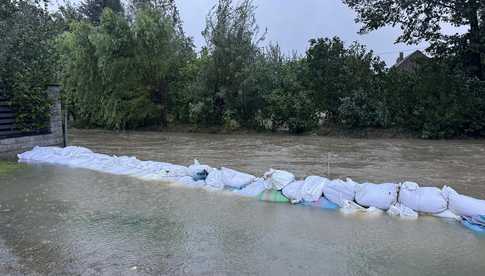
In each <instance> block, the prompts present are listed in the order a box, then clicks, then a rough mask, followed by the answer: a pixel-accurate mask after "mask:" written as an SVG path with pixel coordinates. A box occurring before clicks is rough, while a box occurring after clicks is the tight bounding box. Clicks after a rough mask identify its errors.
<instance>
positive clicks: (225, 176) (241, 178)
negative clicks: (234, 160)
mask: <svg viewBox="0 0 485 276" xmlns="http://www.w3.org/2000/svg"><path fill="white" fill-rule="evenodd" d="M221 173H222V183H224V185H225V186H229V187H232V188H236V189H241V188H243V187H244V186H246V185H248V184H249V183H251V182H253V181H254V180H255V179H256V177H255V176H254V175H250V174H247V173H242V172H238V171H235V170H232V169H228V168H224V167H223V168H221Z"/></svg>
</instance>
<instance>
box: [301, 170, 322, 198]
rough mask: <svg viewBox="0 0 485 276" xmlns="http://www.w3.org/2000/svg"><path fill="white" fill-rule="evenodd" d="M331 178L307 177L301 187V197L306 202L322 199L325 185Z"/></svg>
mask: <svg viewBox="0 0 485 276" xmlns="http://www.w3.org/2000/svg"><path fill="white" fill-rule="evenodd" d="M327 182H329V180H328V179H327V178H324V177H321V176H308V177H307V178H305V182H304V183H303V187H302V188H301V198H302V200H303V201H306V202H315V201H318V200H320V198H321V197H322V194H323V187H324V186H325V184H327Z"/></svg>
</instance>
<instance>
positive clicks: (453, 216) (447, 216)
mask: <svg viewBox="0 0 485 276" xmlns="http://www.w3.org/2000/svg"><path fill="white" fill-rule="evenodd" d="M431 215H432V216H433V217H438V218H444V219H451V220H461V217H460V216H458V215H456V214H454V213H453V212H452V211H450V210H445V211H443V212H440V213H435V214H431Z"/></svg>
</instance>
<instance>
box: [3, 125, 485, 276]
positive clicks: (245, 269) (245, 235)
mask: <svg viewBox="0 0 485 276" xmlns="http://www.w3.org/2000/svg"><path fill="white" fill-rule="evenodd" d="M71 143H72V144H75V145H82V146H86V147H89V148H91V149H93V150H95V151H101V152H104V153H111V154H127V155H136V156H137V157H139V158H140V159H150V160H161V161H167V162H174V163H180V164H188V163H190V161H191V159H192V158H194V157H196V158H199V159H200V160H201V161H204V162H206V163H209V164H211V165H214V166H223V165H224V166H230V167H234V168H237V169H241V170H244V171H248V172H252V173H254V174H258V175H260V174H262V173H263V172H264V171H265V170H266V169H267V168H269V167H275V168H282V169H288V170H290V171H293V172H295V173H296V174H297V175H299V176H303V175H309V174H321V175H325V174H326V171H327V155H328V153H329V152H330V153H331V158H330V160H331V166H330V171H331V176H332V177H343V176H350V177H353V178H355V179H356V180H359V181H362V180H369V181H375V182H379V181H392V180H400V179H408V180H417V181H420V182H421V183H428V184H433V185H442V184H452V186H453V187H455V188H457V190H459V191H461V192H466V193H468V194H472V195H474V196H479V197H482V198H485V187H484V186H485V181H484V178H485V170H484V168H485V161H484V160H483V159H484V158H483V156H484V149H485V143H484V142H481V141H464V142H463V141H453V142H440V141H438V142H436V141H434V142H433V141H416V140H355V139H349V140H347V139H327V138H321V137H288V136H266V135H249V136H243V137H242V138H241V137H239V138H238V137H237V136H231V135H202V134H166V133H141V132H139V133H128V134H114V133H109V132H101V131H94V132H93V131H89V132H87V131H74V132H73V133H72V137H71ZM483 260H485V238H484V237H479V236H477V235H475V234H473V233H471V232H470V231H468V230H466V229H465V228H464V227H462V226H461V225H459V224H457V223H455V222H448V221H444V220H439V219H436V218H431V217H420V219H419V220H417V221H405V220H400V219H396V218H391V217H388V216H381V217H376V218H363V217H348V216H344V215H342V214H341V213H340V212H335V211H323V210H319V209H311V208H307V207H300V206H292V205H289V204H288V205H287V204H268V203H263V202H258V201H256V200H254V199H251V198H240V197H236V196H231V195H228V194H227V193H217V192H212V193H211V192H207V191H205V190H196V189H187V188H183V187H179V186H174V185H169V184H167V183H159V182H147V181H141V180H137V179H134V178H129V177H123V176H114V175H109V174H103V173H97V172H93V171H89V170H83V169H72V168H66V167H60V166H47V165H29V166H26V167H24V168H21V169H19V170H17V171H15V172H13V173H12V174H10V175H7V176H0V275H36V274H37V275H161V274H162V275H184V274H189V275H193V274H196V275H213V274H216V275H227V274H231V275H232V274H234V275H255V274H256V275H288V274H290V275H302V274H303V275H315V274H317V275H483V274H484V273H485V262H483Z"/></svg>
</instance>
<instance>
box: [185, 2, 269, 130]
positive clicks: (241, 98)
mask: <svg viewBox="0 0 485 276" xmlns="http://www.w3.org/2000/svg"><path fill="white" fill-rule="evenodd" d="M254 10H255V6H254V5H253V3H252V1H251V0H245V1H242V2H241V3H240V4H239V5H237V6H235V5H234V4H233V1H232V0H220V1H219V3H218V5H216V7H214V8H213V10H212V11H211V13H210V14H209V15H208V17H207V26H206V28H205V30H204V32H203V35H204V37H205V39H206V42H207V47H206V49H204V52H203V54H202V56H203V57H202V58H203V60H204V62H203V63H202V64H201V72H200V75H199V76H198V77H197V81H198V86H199V89H197V92H198V93H197V94H198V97H199V99H200V100H199V102H200V103H192V106H193V107H194V110H193V112H192V113H193V114H194V116H197V115H201V116H204V117H203V118H194V121H196V122H200V123H204V124H216V125H222V124H223V123H224V118H229V117H230V118H231V119H234V120H236V121H238V122H239V123H241V124H242V125H244V126H249V125H251V124H252V121H253V118H254V109H253V108H252V106H251V102H252V100H253V99H254V96H257V95H255V92H257V91H255V90H253V89H252V87H251V83H250V82H251V79H250V74H251V71H252V68H253V66H255V65H254V64H255V62H256V59H257V57H258V55H259V53H258V52H259V49H258V46H257V45H258V42H259V41H261V40H262V39H263V37H259V36H258V33H259V32H258V26H257V25H256V21H255V15H254Z"/></svg>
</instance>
